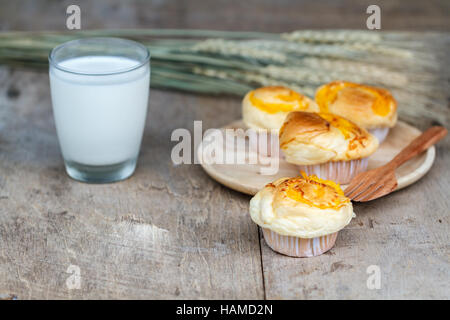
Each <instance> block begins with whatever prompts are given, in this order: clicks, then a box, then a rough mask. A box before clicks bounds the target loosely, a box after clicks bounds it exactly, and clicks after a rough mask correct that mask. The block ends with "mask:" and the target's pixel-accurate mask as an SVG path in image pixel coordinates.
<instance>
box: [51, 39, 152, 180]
mask: <svg viewBox="0 0 450 320" xmlns="http://www.w3.org/2000/svg"><path fill="white" fill-rule="evenodd" d="M49 64H50V67H49V74H50V89H51V97H52V104H53V114H54V118H55V124H56V131H57V135H58V140H59V144H60V147H61V152H62V156H63V158H64V164H65V167H66V172H67V174H68V175H69V176H70V177H72V178H74V179H76V180H79V181H84V182H92V183H108V182H114V181H119V180H123V179H126V178H127V177H129V176H131V175H132V174H133V172H134V170H135V168H136V162H137V158H138V154H139V149H140V145H141V140H142V135H143V132H144V126H145V119H146V114H147V105H148V96H149V85H150V53H149V51H148V50H147V48H146V47H144V46H143V45H141V44H139V43H137V42H134V41H130V40H124V39H118V38H83V39H79V40H73V41H69V42H66V43H63V44H61V45H59V46H57V47H55V48H54V49H53V50H52V51H51V53H50V55H49Z"/></svg>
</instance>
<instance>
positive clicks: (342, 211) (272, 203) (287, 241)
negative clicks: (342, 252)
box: [250, 173, 354, 257]
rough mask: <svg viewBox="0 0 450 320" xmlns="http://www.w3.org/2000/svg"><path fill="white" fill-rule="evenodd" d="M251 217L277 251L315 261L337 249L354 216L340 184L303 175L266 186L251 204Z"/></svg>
mask: <svg viewBox="0 0 450 320" xmlns="http://www.w3.org/2000/svg"><path fill="white" fill-rule="evenodd" d="M250 216H251V218H252V220H253V221H254V222H255V223H256V224H258V225H259V226H260V227H261V228H262V231H263V234H264V239H265V240H266V243H267V244H268V246H269V247H271V248H272V249H273V250H274V251H277V252H279V253H282V254H285V255H288V256H292V257H312V256H318V255H321V254H322V253H324V252H326V251H328V250H330V249H331V248H332V247H333V246H334V243H335V241H336V237H337V233H338V231H339V230H341V229H343V228H344V227H345V226H346V225H347V224H348V223H349V222H350V220H351V219H352V217H353V216H354V213H353V207H352V203H351V202H350V199H349V198H347V197H346V196H345V195H344V192H343V191H342V189H341V188H340V186H339V185H338V184H336V183H334V182H333V181H327V180H322V179H319V178H317V177H316V176H309V177H308V176H307V175H306V174H305V173H302V176H301V177H295V178H282V179H279V180H277V181H275V182H273V183H269V184H268V185H266V186H265V187H264V188H263V189H262V190H260V191H259V192H258V193H257V194H256V195H255V196H254V197H253V198H252V199H251V200H250Z"/></svg>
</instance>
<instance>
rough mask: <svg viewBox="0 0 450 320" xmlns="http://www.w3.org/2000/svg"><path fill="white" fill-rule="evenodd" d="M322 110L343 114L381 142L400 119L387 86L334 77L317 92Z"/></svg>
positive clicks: (317, 101) (395, 103) (317, 98)
mask: <svg viewBox="0 0 450 320" xmlns="http://www.w3.org/2000/svg"><path fill="white" fill-rule="evenodd" d="M315 99H316V103H317V104H318V106H319V108H320V112H323V113H333V114H336V115H338V116H341V117H344V118H346V119H348V120H350V121H352V122H354V123H356V124H357V125H358V126H360V127H361V128H364V129H366V130H368V131H369V132H370V133H372V134H373V135H374V136H376V137H377V139H378V141H379V142H380V143H381V142H382V141H383V140H384V139H385V138H386V136H387V134H388V132H389V128H392V127H393V126H395V124H396V122H397V102H396V101H395V99H394V98H393V97H392V95H391V94H390V92H389V91H388V90H386V89H382V88H377V87H371V86H366V85H362V84H357V83H351V82H346V81H334V82H331V83H328V84H326V85H323V86H321V87H320V88H319V89H317V92H316V97H315Z"/></svg>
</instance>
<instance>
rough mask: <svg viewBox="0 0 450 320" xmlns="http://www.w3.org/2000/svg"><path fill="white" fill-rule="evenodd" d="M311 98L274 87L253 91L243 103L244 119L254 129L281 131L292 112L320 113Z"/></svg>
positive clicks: (283, 88) (287, 89)
mask: <svg viewBox="0 0 450 320" xmlns="http://www.w3.org/2000/svg"><path fill="white" fill-rule="evenodd" d="M318 110H319V108H318V107H317V105H316V103H315V102H314V101H313V100H311V99H310V98H308V97H306V96H304V95H302V94H300V93H298V92H295V91H294V90H291V89H289V88H286V87H281V86H272V87H262V88H259V89H255V90H252V91H250V92H248V93H247V94H246V96H245V97H244V99H243V101H242V117H243V120H244V122H245V124H246V125H247V126H248V127H250V128H253V129H276V130H278V129H280V127H281V125H282V124H283V121H284V119H285V118H286V116H287V114H288V113H289V112H291V111H318Z"/></svg>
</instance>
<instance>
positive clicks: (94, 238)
mask: <svg viewBox="0 0 450 320" xmlns="http://www.w3.org/2000/svg"><path fill="white" fill-rule="evenodd" d="M0 79H1V80H0V88H1V93H0V106H1V107H0V293H1V294H14V295H17V296H18V298H19V299H24V298H44V299H46V298H49V299H52V298H157V299H160V298H228V299H236V298H239V299H257V298H263V288H262V275H261V264H260V248H259V239H258V231H257V227H256V226H255V225H254V224H253V223H252V222H251V221H250V220H249V219H248V217H247V214H246V213H247V203H248V197H247V196H244V195H240V194H238V193H235V192H233V191H230V190H227V189H225V188H223V187H221V186H220V185H218V184H216V183H215V182H214V181H212V180H211V179H210V178H209V177H208V176H207V175H206V174H205V173H204V172H203V170H202V169H201V167H200V166H199V165H195V166H194V165H180V166H174V165H173V164H172V162H171V159H170V153H171V148H172V146H173V145H174V143H172V142H171V141H170V136H171V132H172V130H173V129H175V128H178V127H186V128H188V129H192V128H191V127H192V124H193V121H194V119H201V118H203V119H204V120H205V121H204V125H205V126H220V125H222V124H223V123H222V121H227V120H228V121H229V120H231V119H234V118H235V117H236V116H237V115H238V113H239V110H238V108H237V105H236V104H235V101H233V103H232V104H231V103H230V100H229V99H227V98H224V99H220V100H218V99H214V98H211V97H197V96H192V95H182V94H177V93H168V92H160V91H155V90H154V91H152V92H151V104H150V109H149V111H150V112H149V116H148V122H147V127H146V130H145V134H144V141H143V144H142V149H141V155H140V158H139V164H138V168H137V171H136V173H135V175H134V176H133V177H132V178H130V179H128V180H126V181H123V182H119V183H115V184H108V185H89V184H83V183H79V182H76V181H74V180H71V179H70V178H69V177H68V176H67V175H66V174H65V172H64V169H63V163H62V159H61V156H60V152H59V146H58V142H57V138H56V132H55V128H54V122H53V118H52V112H51V104H50V95H49V87H48V76H47V75H46V74H43V73H42V74H39V73H32V72H24V71H17V72H9V71H8V69H6V68H5V67H2V68H1V69H0ZM231 106H232V107H233V108H230V107H231ZM217 113H220V114H221V115H222V117H221V118H220V119H218V118H217V117H216V116H215V115H216V114H217ZM70 265H75V266H78V267H79V268H80V271H81V289H80V290H68V288H67V286H66V281H67V279H68V278H69V276H70V274H68V273H66V271H67V269H68V267H69V266H70Z"/></svg>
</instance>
